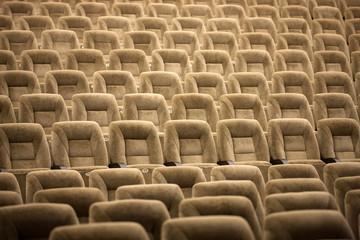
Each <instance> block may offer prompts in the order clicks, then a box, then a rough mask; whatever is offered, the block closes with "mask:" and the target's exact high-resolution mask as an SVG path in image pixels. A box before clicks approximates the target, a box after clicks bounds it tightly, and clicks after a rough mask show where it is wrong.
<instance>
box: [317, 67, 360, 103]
mask: <svg viewBox="0 0 360 240" xmlns="http://www.w3.org/2000/svg"><path fill="white" fill-rule="evenodd" d="M314 92H315V94H318V93H346V94H349V95H350V97H351V99H352V100H353V102H354V104H355V105H357V96H356V92H355V88H354V83H353V81H351V79H350V77H349V75H347V74H346V73H343V72H332V71H328V72H318V73H316V74H315V79H314Z"/></svg>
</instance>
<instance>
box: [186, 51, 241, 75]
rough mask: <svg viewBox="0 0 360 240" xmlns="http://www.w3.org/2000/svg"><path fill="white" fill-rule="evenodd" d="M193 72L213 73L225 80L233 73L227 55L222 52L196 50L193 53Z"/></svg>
mask: <svg viewBox="0 0 360 240" xmlns="http://www.w3.org/2000/svg"><path fill="white" fill-rule="evenodd" d="M192 69H193V72H214V73H219V74H220V75H221V76H223V77H224V78H226V77H227V76H228V75H229V74H231V73H233V72H234V68H233V65H232V62H231V58H230V55H229V53H227V52H225V51H223V50H198V51H196V52H195V53H194V63H193V65H192Z"/></svg>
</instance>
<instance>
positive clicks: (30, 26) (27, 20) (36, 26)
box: [18, 16, 55, 44]
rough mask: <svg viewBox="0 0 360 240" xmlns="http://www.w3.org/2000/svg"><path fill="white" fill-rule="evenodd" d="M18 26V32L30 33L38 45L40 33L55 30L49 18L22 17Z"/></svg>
mask: <svg viewBox="0 0 360 240" xmlns="http://www.w3.org/2000/svg"><path fill="white" fill-rule="evenodd" d="M19 25H20V26H19V27H18V29H19V30H27V31H32V32H33V33H34V35H35V38H36V41H37V43H38V44H40V43H41V33H42V31H44V30H53V29H54V28H55V26H54V23H53V21H52V19H51V18H50V17H49V16H24V17H21V18H20V20H19Z"/></svg>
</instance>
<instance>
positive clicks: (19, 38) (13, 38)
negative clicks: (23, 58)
mask: <svg viewBox="0 0 360 240" xmlns="http://www.w3.org/2000/svg"><path fill="white" fill-rule="evenodd" d="M0 39H1V41H0V42H1V43H0V44H1V45H0V46H1V49H2V50H10V51H12V52H13V53H14V54H15V57H16V60H17V61H19V60H20V55H21V52H22V51H24V50H30V49H37V48H38V47H37V44H38V43H37V41H36V38H35V35H34V33H33V32H31V31H26V30H4V31H1V33H0Z"/></svg>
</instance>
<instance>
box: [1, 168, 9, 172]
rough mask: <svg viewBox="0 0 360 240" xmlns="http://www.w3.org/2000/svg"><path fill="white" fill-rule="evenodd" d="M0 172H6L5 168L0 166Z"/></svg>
mask: <svg viewBox="0 0 360 240" xmlns="http://www.w3.org/2000/svg"><path fill="white" fill-rule="evenodd" d="M0 172H8V170H7V169H6V168H0Z"/></svg>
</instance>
